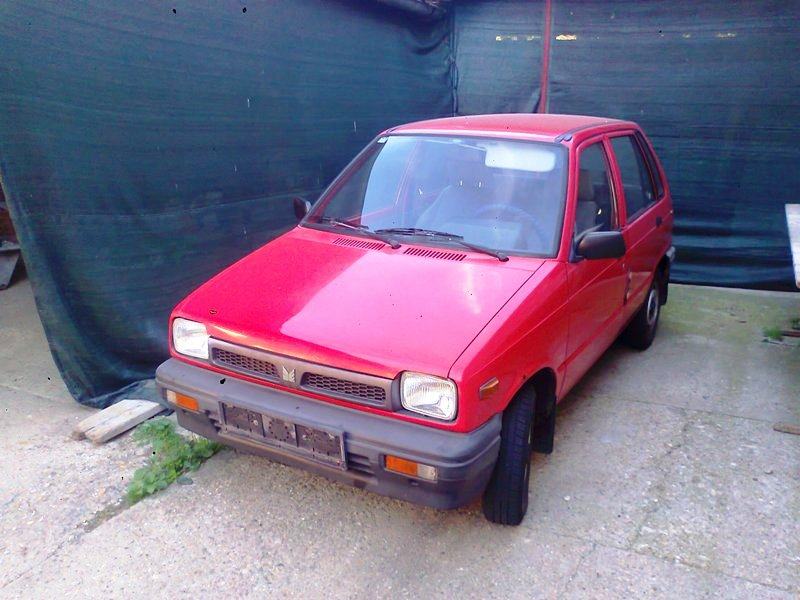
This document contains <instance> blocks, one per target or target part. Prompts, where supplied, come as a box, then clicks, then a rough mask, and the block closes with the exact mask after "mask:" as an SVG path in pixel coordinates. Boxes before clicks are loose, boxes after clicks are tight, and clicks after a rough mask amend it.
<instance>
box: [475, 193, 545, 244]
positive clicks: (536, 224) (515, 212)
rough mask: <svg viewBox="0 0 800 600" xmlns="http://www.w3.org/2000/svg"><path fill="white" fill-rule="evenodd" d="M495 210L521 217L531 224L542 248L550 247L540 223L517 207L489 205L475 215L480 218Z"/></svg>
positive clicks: (497, 204)
mask: <svg viewBox="0 0 800 600" xmlns="http://www.w3.org/2000/svg"><path fill="white" fill-rule="evenodd" d="M493 210H499V211H500V212H501V214H502V213H510V214H513V215H514V216H516V217H519V218H521V219H523V220H524V221H526V222H527V223H529V224H530V226H531V229H533V232H534V233H535V234H536V237H538V238H539V242H541V243H540V247H541V248H545V247H546V246H547V245H548V237H547V235H546V234H545V232H544V231H542V228H541V226H540V225H539V221H538V220H537V219H536V217H534V216H533V215H532V214H531V213H529V212H528V211H526V210H522V209H521V208H518V207H516V206H509V205H508V204H499V203H495V204H487V205H486V206H483V207H481V208H479V209H478V211H477V212H476V213H475V216H476V217H480V216H482V215H483V214H485V213H488V212H491V211H493Z"/></svg>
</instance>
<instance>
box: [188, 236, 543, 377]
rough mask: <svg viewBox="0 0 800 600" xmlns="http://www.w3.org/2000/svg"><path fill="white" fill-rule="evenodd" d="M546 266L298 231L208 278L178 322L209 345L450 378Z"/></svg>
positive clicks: (371, 370) (374, 371)
mask: <svg viewBox="0 0 800 600" xmlns="http://www.w3.org/2000/svg"><path fill="white" fill-rule="evenodd" d="M542 262H543V261H541V260H538V259H533V258H513V257H512V258H511V260H509V261H508V262H505V263H501V262H499V261H498V260H497V259H495V258H494V257H491V256H488V255H482V254H475V253H471V252H469V253H468V252H461V251H460V250H459V249H457V248H453V249H449V248H448V249H444V248H432V247H425V246H411V245H406V244H403V245H402V246H401V248H399V249H397V250H392V249H391V248H389V247H388V246H385V245H383V244H382V243H380V242H375V243H373V240H369V239H366V238H362V237H350V236H340V235H336V234H334V233H330V232H327V231H320V230H316V229H310V228H300V227H298V228H296V229H294V230H292V231H290V232H289V233H287V234H284V235H283V236H281V237H280V238H278V239H276V240H273V241H272V242H270V243H269V244H267V245H266V246H264V247H262V248H260V249H259V250H257V251H255V252H254V253H252V254H250V255H249V256H247V257H245V258H244V259H242V260H240V261H239V262H237V263H235V264H234V265H233V266H231V267H229V268H228V269H226V270H225V271H223V272H222V273H220V274H219V275H217V276H216V277H214V278H213V279H211V280H210V281H208V282H207V283H206V284H204V285H203V286H201V287H200V288H199V289H197V290H196V291H195V292H194V293H192V294H191V295H190V296H189V297H188V298H186V300H184V301H183V302H182V303H181V304H180V305H178V307H177V308H176V310H175V313H174V314H175V315H176V316H183V317H186V318H190V319H194V320H198V321H202V322H205V323H206V324H207V326H208V329H209V333H210V334H211V336H212V337H215V338H219V339H223V340H226V341H229V342H232V343H236V344H241V345H244V346H250V347H254V348H260V349H263V350H267V351H270V352H275V353H279V354H283V355H286V356H292V357H296V358H299V359H301V360H307V361H311V362H315V363H319V364H326V365H331V366H335V367H338V368H343V369H349V370H353V371H359V372H364V373H370V374H373V375H378V376H382V377H394V376H396V375H397V373H398V372H400V371H403V370H414V371H421V372H425V373H430V374H434V375H441V376H446V375H447V373H448V371H449V369H450V367H451V365H452V364H453V363H454V362H455V360H456V359H457V358H458V356H459V355H460V354H461V353H462V352H463V351H464V349H465V348H466V346H467V345H468V344H469V343H470V342H471V341H472V340H473V339H474V338H475V336H476V335H477V334H478V332H479V331H480V330H481V329H482V328H483V327H484V326H485V325H486V323H487V322H488V321H489V320H490V319H491V318H492V317H493V316H494V315H495V314H496V313H497V311H498V310H499V309H500V308H501V307H502V306H503V304H505V303H506V302H507V301H508V299H509V298H510V297H511V296H512V295H513V294H514V292H516V291H517V290H518V289H519V288H520V286H521V285H522V284H523V283H524V282H525V281H526V280H527V279H528V278H529V277H530V276H531V275H532V274H533V273H534V272H535V271H536V269H537V268H539V267H540V266H541V264H542Z"/></svg>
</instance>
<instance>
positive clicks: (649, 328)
mask: <svg viewBox="0 0 800 600" xmlns="http://www.w3.org/2000/svg"><path fill="white" fill-rule="evenodd" d="M660 290H661V285H660V282H659V280H658V277H653V282H652V283H651V284H650V289H649V290H647V295H646V296H645V299H644V304H642V307H641V308H640V309H639V310H638V312H637V313H636V315H635V316H634V317H633V321H631V322H630V324H629V325H628V327H627V328H626V329H625V331H624V332H623V333H622V339H623V340H624V341H625V343H626V344H628V345H629V346H631V347H633V348H636V349H637V350H647V349H648V348H649V347H650V344H652V343H653V339H655V337H656V330H657V329H658V317H659V316H661V291H660Z"/></svg>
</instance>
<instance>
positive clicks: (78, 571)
mask: <svg viewBox="0 0 800 600" xmlns="http://www.w3.org/2000/svg"><path fill="white" fill-rule="evenodd" d="M797 316H800V294H788V293H787V294H779V293H763V292H743V291H734V290H721V289H714V288H697V287H687V286H672V288H671V291H670V302H669V304H668V305H667V306H666V308H665V311H664V313H663V317H662V318H663V320H662V324H661V329H660V331H659V335H658V338H657V339H656V342H655V344H654V345H653V347H652V348H651V349H650V350H648V351H647V352H644V353H638V352H634V351H631V350H629V349H626V348H625V347H623V346H621V345H617V346H615V347H614V348H612V349H611V350H610V351H609V352H608V353H607V354H606V355H605V356H604V357H603V359H602V360H601V361H600V362H599V363H598V364H597V365H596V366H595V367H594V369H593V370H592V371H591V372H590V374H589V375H588V376H587V377H586V378H585V380H584V381H583V382H582V384H581V385H580V386H579V387H578V388H577V389H576V390H575V391H574V392H572V394H570V396H569V397H568V398H566V399H565V400H564V402H563V403H562V404H561V405H560V410H559V415H558V422H557V434H556V444H555V452H554V453H553V454H552V455H550V456H542V455H535V456H534V458H533V471H532V488H531V497H530V507H529V511H528V515H527V517H526V518H525V520H524V522H523V524H522V526H520V527H517V528H503V527H499V526H494V525H491V524H489V523H487V522H485V521H484V519H483V516H482V515H481V514H480V508H479V506H478V505H474V506H470V507H467V508H465V509H462V510H458V511H452V512H438V511H435V510H432V509H427V508H420V507H417V506H414V505H411V504H406V503H403V502H400V501H397V500H391V499H387V498H383V497H379V496H376V495H373V494H370V493H368V492H364V491H360V490H356V489H351V488H347V487H343V486H340V485H338V484H335V483H330V482H328V481H327V480H325V479H322V478H320V477H317V476H314V475H310V474H307V473H304V472H301V471H297V470H294V469H292V468H289V467H285V466H281V465H278V464H274V463H271V462H269V461H268V460H265V459H260V458H256V457H251V456H245V455H239V454H236V453H234V452H232V451H227V450H226V451H223V452H222V453H220V454H218V455H217V456H215V457H213V458H212V459H211V460H209V461H208V462H207V463H206V464H205V465H204V466H203V467H202V468H201V469H200V470H199V471H197V472H195V473H192V474H191V476H190V477H191V481H192V483H191V485H177V484H175V485H172V486H171V487H170V488H168V489H167V490H165V491H164V492H162V493H159V494H158V495H156V496H154V497H151V498H148V499H146V500H144V501H142V502H140V503H139V504H136V505H135V506H133V507H131V508H128V509H125V510H121V511H117V510H115V508H114V507H115V506H117V504H116V503H117V501H118V499H119V498H120V497H121V496H122V494H123V493H124V490H125V485H126V483H127V481H128V480H129V478H130V477H131V475H132V474H133V472H134V470H135V469H136V468H137V467H138V466H140V465H142V464H144V462H145V460H146V451H145V450H143V449H142V448H139V447H137V446H136V445H135V444H134V443H133V441H132V440H131V437H130V435H125V436H122V437H121V438H118V439H117V440H115V441H112V442H110V443H108V444H105V445H103V446H99V447H96V446H93V445H92V444H91V443H89V442H87V441H74V440H72V439H70V437H69V433H70V431H71V429H72V427H73V425H74V424H75V423H76V422H77V421H79V420H80V419H83V418H84V417H86V416H88V415H89V414H92V412H93V411H92V410H91V409H87V408H84V407H82V406H80V405H78V404H77V403H75V402H74V401H73V400H72V399H71V398H70V396H69V394H68V393H67V391H66V389H65V388H64V385H63V383H62V382H61V379H60V378H59V375H58V371H57V369H56V367H55V365H54V364H53V361H52V358H51V356H50V353H49V351H48V348H47V343H46V342H45V339H44V335H43V332H42V328H41V324H40V322H39V319H38V316H37V314H36V310H35V308H34V304H33V297H32V293H31V289H30V286H29V284H28V282H27V281H22V282H20V283H17V284H15V285H14V286H12V287H11V288H10V289H8V290H6V291H3V292H0V416H1V418H0V455H2V457H3V460H2V461H0V597H3V598H17V597H45V596H46V597H59V598H73V597H75V598H78V597H80V598H87V597H88V598H103V597H108V596H109V595H115V596H126V597H147V598H161V597H175V596H183V595H187V596H188V595H191V596H195V597H217V596H220V595H225V596H232V597H271V596H276V597H277V596H280V597H301V596H304V597H315V596H322V595H325V596H334V597H356V598H361V597H364V598H367V597H377V596H381V597H388V596H391V597H394V596H398V597H415V598H416V597H419V598H430V597H447V598H452V597H459V596H464V597H467V596H468V597H481V598H488V597H502V598H523V597H524V598H556V597H559V598H564V597H568V598H584V597H585V598H623V597H657V598H696V597H724V598H742V599H745V598H746V599H750V598H796V597H797V595H798V593H800V436H794V435H789V434H785V433H778V432H776V431H774V430H773V424H774V423H776V422H778V421H788V422H792V423H798V424H800V347H798V346H797V345H792V344H789V343H768V342H765V341H763V335H762V331H763V329H764V327H768V326H774V325H785V324H786V323H788V321H789V319H790V318H791V317H797Z"/></svg>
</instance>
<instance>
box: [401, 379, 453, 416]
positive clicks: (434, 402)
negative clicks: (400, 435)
mask: <svg viewBox="0 0 800 600" xmlns="http://www.w3.org/2000/svg"><path fill="white" fill-rule="evenodd" d="M400 403H401V404H402V405H403V408H405V409H407V410H410V411H413V412H416V413H420V414H421V415H427V416H429V417H433V418H434V419H442V420H444V421H451V420H452V419H453V418H454V417H455V416H456V409H457V407H458V394H457V393H456V384H455V383H453V382H452V381H450V380H449V379H444V378H442V377H434V376H433V375H423V374H422V373H412V372H411V371H406V372H405V373H403V375H402V376H401V377H400Z"/></svg>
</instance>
